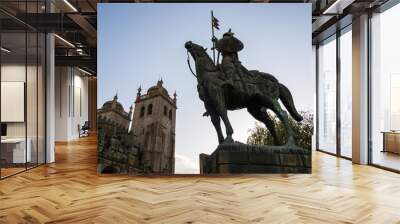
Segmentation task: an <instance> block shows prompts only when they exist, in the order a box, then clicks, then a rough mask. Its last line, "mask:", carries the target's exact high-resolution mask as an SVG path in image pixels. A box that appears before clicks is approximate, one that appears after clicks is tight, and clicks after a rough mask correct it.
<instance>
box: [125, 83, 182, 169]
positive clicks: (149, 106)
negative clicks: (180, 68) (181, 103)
mask: <svg viewBox="0 0 400 224" xmlns="http://www.w3.org/2000/svg"><path fill="white" fill-rule="evenodd" d="M141 91H142V89H141V87H139V89H138V92H137V95H136V100H135V109H134V112H133V119H132V131H133V135H134V141H135V143H136V144H137V145H138V147H139V159H140V165H141V168H142V169H143V170H144V171H145V172H151V173H163V174H173V173H174V169H175V123H176V109H177V104H176V103H177V99H176V93H174V95H173V97H170V96H169V94H168V91H167V90H166V89H165V88H164V87H163V81H162V79H161V80H159V81H158V82H157V85H155V86H152V87H150V88H149V89H148V90H147V93H146V94H142V93H141Z"/></svg>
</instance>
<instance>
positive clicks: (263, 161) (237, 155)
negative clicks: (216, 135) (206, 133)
mask: <svg viewBox="0 0 400 224" xmlns="http://www.w3.org/2000/svg"><path fill="white" fill-rule="evenodd" d="M243 173H311V150H306V149H303V148H300V147H298V146H288V145H284V146H268V145H247V144H243V143H228V144H220V145H218V147H217V149H216V150H215V151H214V152H213V153H212V154H211V155H207V154H200V174H243Z"/></svg>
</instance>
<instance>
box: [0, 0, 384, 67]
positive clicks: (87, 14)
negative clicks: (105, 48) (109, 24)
mask: <svg viewBox="0 0 400 224" xmlns="http://www.w3.org/2000/svg"><path fill="white" fill-rule="evenodd" d="M386 1H387V0H247V1H245V0H239V1H224V0H220V1H213V0H205V1H196V0H192V1H179V0H175V1H169V0H48V4H47V5H46V1H45V0H38V1H36V0H35V1H32V2H29V1H18V0H2V1H1V2H0V21H1V26H2V30H3V32H11V33H16V32H19V31H24V30H25V29H26V28H29V29H30V30H36V31H40V32H54V33H56V34H57V35H58V37H57V38H56V41H55V44H56V65H70V66H80V67H82V68H84V69H87V70H88V71H91V72H92V73H94V74H95V73H96V66H97V65H96V61H97V11H96V6H97V4H98V3H128V2H131V3H134V2H254V3H263V2H267V3H311V4H312V11H313V12H312V13H313V16H312V21H311V22H312V36H313V43H314V44H315V43H318V42H319V41H320V40H322V39H323V38H325V37H326V36H329V35H331V34H332V33H334V32H335V31H336V29H337V28H336V27H337V24H341V26H345V25H346V24H347V23H351V17H352V16H356V15H357V14H359V13H361V12H365V11H366V10H370V9H373V8H375V7H378V6H379V5H381V4H383V3H384V2H386ZM49 2H50V4H49ZM50 11H51V12H52V13H49V12H50ZM25 12H28V13H25ZM339 20H341V21H342V22H340V23H338V21H339ZM343 21H344V22H343ZM346 21H348V22H347V23H346ZM335 26H336V27H335ZM15 40H18V38H16V39H15Z"/></svg>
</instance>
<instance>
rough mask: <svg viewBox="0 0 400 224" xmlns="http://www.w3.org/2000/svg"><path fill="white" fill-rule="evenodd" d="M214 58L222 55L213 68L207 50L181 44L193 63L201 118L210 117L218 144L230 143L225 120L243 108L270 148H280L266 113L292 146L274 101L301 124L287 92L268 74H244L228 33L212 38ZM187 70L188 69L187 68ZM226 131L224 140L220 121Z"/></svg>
mask: <svg viewBox="0 0 400 224" xmlns="http://www.w3.org/2000/svg"><path fill="white" fill-rule="evenodd" d="M212 41H213V44H214V46H215V49H216V50H217V51H218V57H217V58H219V55H220V54H221V55H222V61H221V63H219V62H218V59H217V63H216V64H215V62H213V60H212V59H211V58H210V56H209V55H208V54H207V49H205V48H204V47H202V46H200V45H198V44H195V43H193V42H191V41H188V42H186V43H185V48H186V49H187V52H188V64H189V68H190V62H189V54H190V55H191V56H192V58H193V59H194V61H195V72H193V71H192V73H193V75H195V76H196V78H197V82H198V85H197V90H198V93H199V98H200V99H201V100H202V101H203V102H204V106H205V109H206V112H205V113H204V114H203V115H205V116H210V117H211V122H212V123H213V125H214V127H215V130H216V131H217V135H218V141H219V143H220V144H221V143H233V142H234V140H233V138H232V134H233V128H232V126H231V123H230V121H229V118H228V113H227V111H228V110H238V109H243V108H247V111H248V112H249V113H250V114H251V115H252V116H253V117H254V118H255V119H257V120H258V121H260V122H262V123H264V124H265V126H266V127H267V128H268V130H269V131H270V133H271V135H272V137H273V139H274V144H275V145H279V144H281V143H280V142H279V140H278V137H277V133H276V130H275V123H274V120H273V119H272V118H271V117H270V116H269V115H268V113H267V109H270V110H272V111H273V112H274V113H275V114H276V116H277V117H278V118H279V119H280V120H281V121H282V123H283V125H284V127H285V130H286V132H287V136H288V139H287V143H286V145H287V146H295V145H296V144H295V141H294V133H293V130H292V128H291V127H290V125H289V120H288V115H287V113H286V111H284V110H283V109H282V107H281V105H280V103H279V101H278V100H280V101H281V102H282V104H283V105H284V106H285V108H286V109H287V111H288V112H289V114H290V116H291V117H293V118H294V120H296V121H298V122H300V121H302V119H303V118H302V116H301V115H300V114H299V113H298V112H297V110H296V107H295V105H294V102H293V97H292V95H291V93H290V91H289V89H288V88H287V87H286V86H285V85H283V84H282V83H279V81H278V80H277V79H276V78H275V77H274V76H272V75H271V74H268V73H264V72H260V71H257V70H247V69H246V68H245V67H244V66H243V65H242V64H241V62H240V61H239V57H238V52H239V51H241V50H242V49H243V47H244V45H243V43H242V42H241V41H240V40H239V39H237V38H236V37H235V36H234V33H232V32H231V30H229V31H228V32H226V33H225V34H224V35H223V37H222V38H221V39H217V38H215V37H213V39H212ZM190 69H191V68H190ZM221 119H222V121H223V122H224V125H225V127H226V138H224V135H223V134H222V129H221V124H220V120H221Z"/></svg>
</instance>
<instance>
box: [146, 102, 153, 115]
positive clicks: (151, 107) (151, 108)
mask: <svg viewBox="0 0 400 224" xmlns="http://www.w3.org/2000/svg"><path fill="white" fill-rule="evenodd" d="M152 113H153V104H150V105H149V107H148V108H147V114H152Z"/></svg>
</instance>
